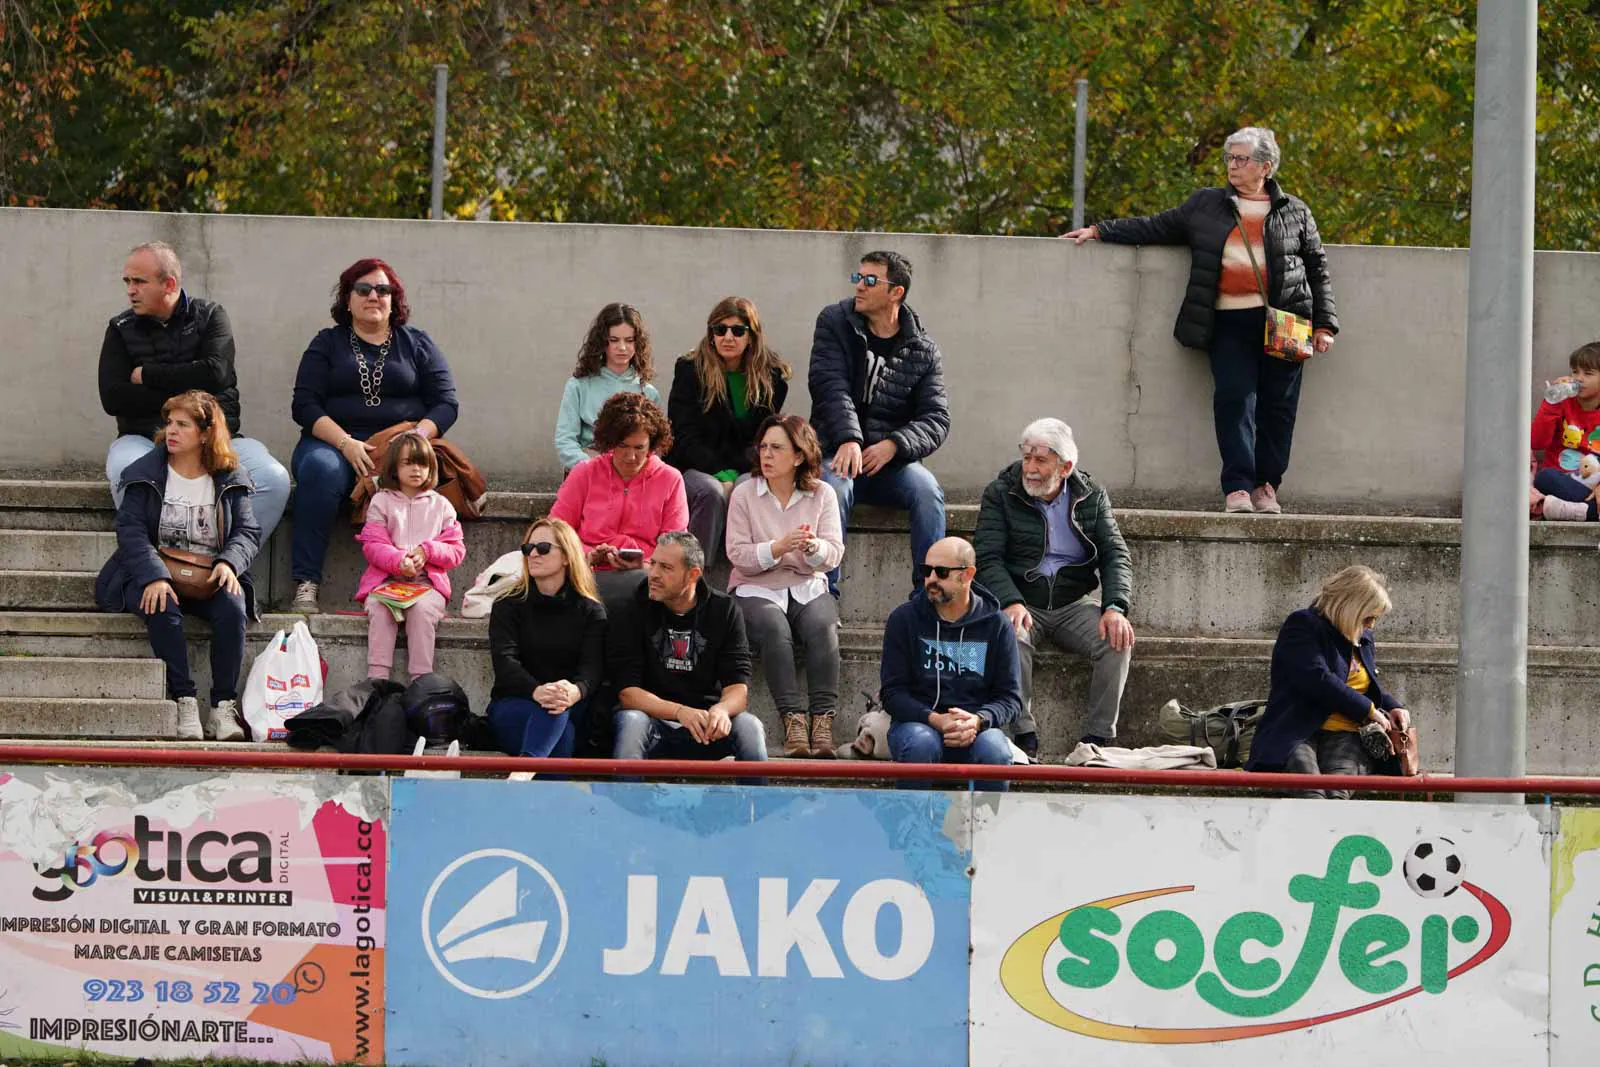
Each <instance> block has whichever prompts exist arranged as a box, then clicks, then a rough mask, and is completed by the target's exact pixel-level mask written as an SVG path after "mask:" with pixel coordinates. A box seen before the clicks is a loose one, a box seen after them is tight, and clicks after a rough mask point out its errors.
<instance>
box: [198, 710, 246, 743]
mask: <svg viewBox="0 0 1600 1067" xmlns="http://www.w3.org/2000/svg"><path fill="white" fill-rule="evenodd" d="M205 727H206V736H207V737H209V738H212V739H213V740H216V741H243V740H244V727H243V726H240V725H239V702H238V701H237V700H222V701H218V702H217V706H216V707H214V708H212V709H211V710H210V711H208V712H206V722H205Z"/></svg>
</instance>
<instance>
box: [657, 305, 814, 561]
mask: <svg viewBox="0 0 1600 1067" xmlns="http://www.w3.org/2000/svg"><path fill="white" fill-rule="evenodd" d="M789 374H790V371H789V365H788V364H787V363H785V362H784V361H783V357H782V356H780V355H778V353H776V352H774V351H773V350H772V349H770V348H768V347H767V339H766V335H765V334H763V333H762V332H761V316H760V315H759V314H757V312H756V306H755V305H754V304H752V303H751V302H750V301H748V300H746V299H745V298H744V297H742V296H730V297H725V298H723V299H722V300H721V301H719V302H718V304H717V306H716V307H714V308H712V309H711V314H710V316H709V317H708V318H707V319H706V332H705V336H703V337H701V338H700V344H699V346H698V347H697V348H695V350H694V351H693V352H691V353H689V354H688V355H686V356H684V357H683V358H681V359H679V360H678V364H677V366H676V367H675V368H674V369H673V372H672V392H670V393H669V394H667V419H668V420H669V421H670V422H671V423H672V451H670V452H668V453H667V457H666V458H667V462H668V463H670V464H672V465H673V466H674V467H676V468H678V470H680V471H682V472H683V489H684V492H685V493H686V494H687V495H688V497H689V532H690V533H692V534H694V535H695V537H696V538H698V539H699V541H700V547H702V548H703V549H705V553H706V565H707V566H712V565H714V564H715V562H716V561H717V560H719V559H721V558H722V557H721V549H722V533H723V524H724V522H725V521H726V518H727V514H728V496H729V494H731V493H732V492H733V486H734V483H735V482H737V481H738V480H739V476H740V475H741V474H748V473H750V468H751V466H752V464H753V463H754V461H755V440H756V430H757V429H759V428H760V426H761V424H762V423H763V422H765V421H766V420H767V417H768V416H769V415H774V414H776V413H778V412H780V411H782V410H783V402H784V400H785V399H786V398H787V397H788V395H789Z"/></svg>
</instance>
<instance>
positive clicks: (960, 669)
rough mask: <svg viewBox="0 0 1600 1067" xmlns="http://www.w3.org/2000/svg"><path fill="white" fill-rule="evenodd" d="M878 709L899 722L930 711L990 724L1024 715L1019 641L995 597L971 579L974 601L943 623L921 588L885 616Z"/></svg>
mask: <svg viewBox="0 0 1600 1067" xmlns="http://www.w3.org/2000/svg"><path fill="white" fill-rule="evenodd" d="M879 679H880V684H881V688H882V692H881V694H880V695H881V696H882V698H883V706H884V709H885V710H886V711H888V712H889V714H890V716H891V717H893V718H894V720H895V721H896V722H921V723H925V722H927V721H928V713H929V712H932V711H949V710H950V709H951V708H960V709H962V710H963V711H970V712H971V713H972V714H974V715H976V716H978V717H979V718H980V719H982V720H983V722H984V725H985V726H986V727H987V726H1004V725H1006V724H1007V723H1009V722H1011V721H1012V720H1013V719H1015V718H1016V717H1017V716H1018V715H1019V714H1021V712H1022V683H1021V681H1020V680H1019V679H1020V676H1019V674H1018V664H1017V638H1016V634H1015V633H1014V632H1013V631H1012V629H1011V620H1010V619H1008V618H1006V617H1005V615H1003V614H1001V611H1000V601H999V600H997V599H996V598H995V596H994V594H992V593H990V592H989V591H988V590H987V589H985V588H984V587H983V586H981V585H979V584H978V583H976V582H974V583H973V584H972V603H971V604H970V605H969V606H968V608H967V613H966V614H965V615H963V616H962V617H961V618H960V619H959V620H957V621H956V622H945V621H944V620H943V619H941V618H940V617H939V613H938V612H937V611H935V610H934V607H933V604H932V603H931V602H930V601H929V600H928V596H927V594H926V593H924V592H922V591H921V590H919V591H918V592H917V593H915V594H914V595H913V596H912V597H911V599H909V600H907V601H906V602H905V603H904V604H901V605H900V606H899V607H897V608H895V609H894V611H892V612H890V614H889V621H888V622H887V623H886V624H885V625H884V628H883V662H882V664H881V666H880V668H879Z"/></svg>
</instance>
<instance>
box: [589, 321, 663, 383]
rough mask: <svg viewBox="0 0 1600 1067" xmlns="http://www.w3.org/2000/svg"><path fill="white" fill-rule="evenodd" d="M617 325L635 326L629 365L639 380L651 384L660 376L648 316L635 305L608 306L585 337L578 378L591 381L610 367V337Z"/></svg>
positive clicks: (592, 323) (590, 326)
mask: <svg viewBox="0 0 1600 1067" xmlns="http://www.w3.org/2000/svg"><path fill="white" fill-rule="evenodd" d="M615 326H632V327H633V360H632V362H631V363H630V364H629V365H630V366H631V367H633V369H634V370H635V371H636V372H637V373H638V375H639V380H640V381H641V382H648V381H650V380H651V379H652V378H654V377H655V376H656V368H655V364H654V363H653V362H652V361H651V358H650V335H649V334H648V333H646V332H645V328H644V316H643V315H641V314H639V309H638V308H636V307H634V306H633V305H632V304H607V305H606V306H605V307H603V308H601V309H600V314H598V315H596V316H595V317H594V321H593V322H591V323H590V324H589V332H588V333H587V334H585V335H584V338H583V346H582V347H581V348H579V349H578V365H577V366H576V367H574V368H573V369H572V376H573V377H574V378H589V377H592V376H594V375H596V374H599V373H600V368H601V367H604V366H605V365H606V337H607V335H609V334H610V333H611V330H612V328H613V327H615Z"/></svg>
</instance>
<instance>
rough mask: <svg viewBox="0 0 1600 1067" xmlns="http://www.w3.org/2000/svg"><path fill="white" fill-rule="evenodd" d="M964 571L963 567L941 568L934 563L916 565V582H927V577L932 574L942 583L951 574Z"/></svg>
mask: <svg viewBox="0 0 1600 1067" xmlns="http://www.w3.org/2000/svg"><path fill="white" fill-rule="evenodd" d="M966 569H967V568H965V567H941V566H939V565H938V564H936V563H919V564H917V580H918V581H922V582H925V581H927V580H928V575H930V574H932V575H937V576H938V578H939V580H940V581H941V582H942V581H944V580H945V579H946V578H948V577H950V576H951V575H952V574H960V573H961V572H962V571H964V570H966Z"/></svg>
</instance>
